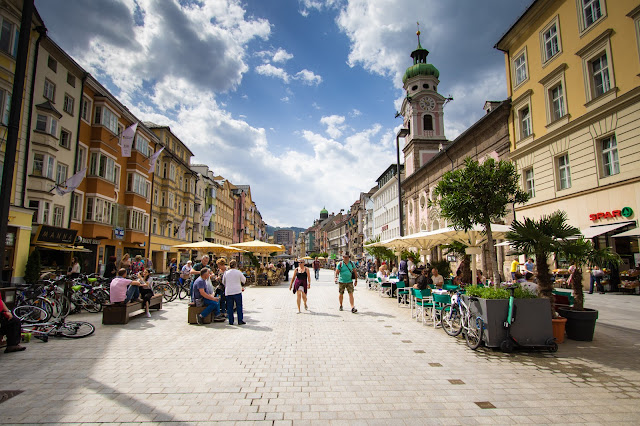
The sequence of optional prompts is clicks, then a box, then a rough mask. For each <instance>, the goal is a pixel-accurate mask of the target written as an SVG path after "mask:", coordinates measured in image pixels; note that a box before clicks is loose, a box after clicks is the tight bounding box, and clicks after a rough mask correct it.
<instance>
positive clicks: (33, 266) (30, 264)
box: [24, 249, 42, 284]
mask: <svg viewBox="0 0 640 426" xmlns="http://www.w3.org/2000/svg"><path fill="white" fill-rule="evenodd" d="M41 272H42V264H41V263H40V252H39V251H38V249H34V250H33V251H32V252H31V254H30V255H29V258H28V259H27V264H26V265H25V269H24V281H25V282H26V283H28V284H35V283H37V282H38V280H39V279H40V273H41Z"/></svg>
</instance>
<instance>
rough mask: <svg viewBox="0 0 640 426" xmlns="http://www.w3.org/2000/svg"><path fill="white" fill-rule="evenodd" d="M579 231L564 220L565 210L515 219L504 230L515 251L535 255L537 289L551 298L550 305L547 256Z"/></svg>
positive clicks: (560, 249)
mask: <svg viewBox="0 0 640 426" xmlns="http://www.w3.org/2000/svg"><path fill="white" fill-rule="evenodd" d="M579 235H580V230H579V229H578V228H576V227H575V226H571V225H569V224H567V214H566V213H565V212H563V211H556V212H553V213H551V214H550V215H544V216H542V217H541V218H540V219H539V220H533V219H531V218H525V219H524V220H523V221H518V220H515V221H513V223H512V224H511V229H510V230H509V232H507V235H506V239H507V240H508V241H509V244H511V246H512V247H513V248H514V249H515V250H516V252H517V253H521V254H524V255H527V256H530V255H535V258H536V277H537V279H538V292H539V293H540V296H542V297H546V298H549V299H551V301H552V305H553V297H552V292H553V282H552V280H551V273H550V272H549V264H548V263H547V262H548V260H549V256H550V255H551V254H554V253H558V252H560V251H562V245H563V243H565V242H566V241H567V239H568V238H571V237H577V236H579Z"/></svg>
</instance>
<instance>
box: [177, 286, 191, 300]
mask: <svg viewBox="0 0 640 426" xmlns="http://www.w3.org/2000/svg"><path fill="white" fill-rule="evenodd" d="M188 296H189V289H188V288H187V287H186V286H184V285H181V286H180V288H179V289H178V297H179V298H180V300H182V299H185V298H186V297H188Z"/></svg>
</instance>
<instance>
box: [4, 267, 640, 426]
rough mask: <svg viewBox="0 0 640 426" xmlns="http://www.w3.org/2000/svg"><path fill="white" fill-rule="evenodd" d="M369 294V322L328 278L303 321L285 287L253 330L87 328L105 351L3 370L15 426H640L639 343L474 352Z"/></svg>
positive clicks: (28, 357)
mask: <svg viewBox="0 0 640 426" xmlns="http://www.w3.org/2000/svg"><path fill="white" fill-rule="evenodd" d="M364 287H365V286H364V284H363V283H362V282H361V283H360V285H359V286H358V287H357V289H356V293H355V295H356V306H357V308H358V309H359V312H358V313H357V314H352V313H351V312H350V310H349V309H345V311H342V312H341V311H339V310H338V302H337V293H338V291H337V286H336V285H335V284H333V282H332V281H331V272H330V271H328V270H323V271H322V275H321V280H320V281H319V282H317V283H316V282H315V281H314V282H313V283H312V288H311V289H310V292H309V307H310V310H309V311H308V312H303V313H301V314H297V308H296V307H295V299H294V296H293V295H292V294H291V292H289V291H288V286H287V284H286V283H283V284H281V285H279V286H277V287H260V288H255V287H252V288H248V289H247V291H245V293H244V304H245V320H246V321H247V325H244V326H238V325H234V326H230V325H228V324H226V323H216V324H211V325H205V326H196V325H189V324H187V322H186V317H187V307H186V304H185V303H184V302H173V303H169V304H166V305H165V308H164V309H163V310H162V311H160V312H153V313H152V318H151V319H147V318H144V316H142V317H137V318H135V319H132V320H131V322H130V323H129V324H127V325H124V326H102V325H100V324H99V323H100V318H101V317H100V315H98V314H96V315H88V314H87V315H81V316H79V317H80V318H81V319H88V320H90V321H92V322H93V323H94V324H96V326H97V330H96V333H95V335H94V336H91V337H88V338H86V339H80V340H77V341H74V340H58V339H52V340H50V341H49V342H48V343H43V342H40V341H37V340H36V341H33V340H32V341H31V343H29V344H28V349H27V350H26V351H25V352H21V353H14V354H0V377H1V381H0V390H21V391H23V392H22V393H20V394H18V395H16V396H13V397H12V398H10V399H8V400H6V401H4V402H1V403H0V423H4V424H19V423H39V424H42V423H56V424H57V423H74V424H78V423H83V422H84V423H111V424H113V423H116V424H118V423H122V424H127V425H128V424H137V423H143V424H156V423H159V422H167V423H171V424H173V425H187V424H207V423H213V422H221V423H224V424H235V423H236V422H242V423H243V424H246V423H245V422H255V423H257V424H265V425H279V424H295V425H304V424H319V425H326V424H332V425H333V424H344V425H372V424H379V425H396V424H397V425H404V424H410V425H414V424H416V425H419V424H447V425H450V424H478V423H481V424H484V423H490V424H495V423H498V424H514V423H536V424H546V423H554V424H570V423H591V424H613V423H617V424H623V423H626V424H638V423H640V404H639V401H638V399H639V398H640V393H639V386H640V362H639V361H640V355H639V351H638V349H639V346H640V338H639V337H640V333H639V332H637V331H635V330H630V329H628V328H614V327H609V326H607V325H604V326H602V327H600V326H598V327H597V328H596V338H595V339H594V341H593V342H572V341H567V342H566V343H564V344H562V345H561V347H560V350H559V351H558V352H557V353H555V354H549V353H542V352H540V353H516V354H509V355H504V354H502V353H500V352H495V351H492V350H490V349H486V348H484V349H482V348H481V349H480V350H478V351H477V352H473V351H471V350H469V349H468V348H467V346H466V344H465V343H464V341H463V340H462V339H454V338H452V337H449V336H447V335H446V334H445V333H444V332H443V331H442V330H441V329H434V328H433V327H432V326H423V325H422V324H420V323H418V322H416V321H415V320H412V319H411V316H410V313H409V309H407V308H405V307H400V306H398V305H397V303H396V302H395V300H393V299H388V298H381V297H379V296H378V295H377V294H375V293H374V292H372V291H367V290H366V289H365V288H364ZM345 299H346V297H345ZM639 300H640V299H639ZM345 302H347V301H346V300H345ZM347 307H348V304H346V305H345V308H347ZM483 407H488V408H483Z"/></svg>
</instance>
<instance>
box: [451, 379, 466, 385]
mask: <svg viewBox="0 0 640 426" xmlns="http://www.w3.org/2000/svg"><path fill="white" fill-rule="evenodd" d="M449 383H451V384H452V385H464V382H463V381H462V380H460V379H449Z"/></svg>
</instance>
